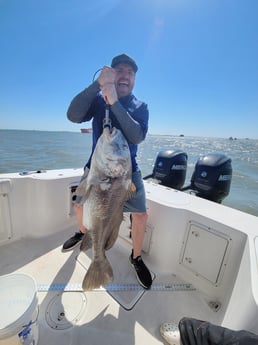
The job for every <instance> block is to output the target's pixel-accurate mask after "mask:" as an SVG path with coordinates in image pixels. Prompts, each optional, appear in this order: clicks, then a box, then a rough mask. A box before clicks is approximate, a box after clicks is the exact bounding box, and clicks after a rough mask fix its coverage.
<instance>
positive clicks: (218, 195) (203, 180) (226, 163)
mask: <svg viewBox="0 0 258 345" xmlns="http://www.w3.org/2000/svg"><path fill="white" fill-rule="evenodd" d="M231 179H232V166H231V159H230V158H228V157H227V156H225V155H223V154H219V153H211V154H208V155H206V156H203V157H200V158H199V160H198V161H197V163H196V165H195V170H194V172H193V175H192V178H191V189H193V190H194V191H196V192H197V196H200V197H202V198H205V199H208V200H211V201H216V202H218V203H221V201H222V200H223V199H224V198H225V197H226V196H227V195H228V194H229V190H230V184H231Z"/></svg>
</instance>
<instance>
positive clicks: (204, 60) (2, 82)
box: [0, 0, 258, 139]
mask: <svg viewBox="0 0 258 345" xmlns="http://www.w3.org/2000/svg"><path fill="white" fill-rule="evenodd" d="M257 18H258V1H257V0H126V1H125V0H97V1H90V0H0V128H1V129H28V130H50V131H75V132H76V131H77V132H78V131H79V130H80V128H81V127H82V126H83V127H90V123H85V124H83V125H82V124H74V123H72V122H70V121H69V120H68V119H67V117H66V111H67V108H68V106H69V104H70V102H71V100H72V98H73V97H74V96H75V95H76V94H77V93H79V92H80V91H82V90H83V89H84V88H86V87H87V86H88V85H89V84H90V83H91V82H92V78H93V76H94V73H95V72H96V71H97V70H98V69H99V68H101V67H103V66H104V65H110V64H111V60H112V58H113V57H114V56H116V55H118V54H121V53H127V54H129V55H130V56H132V57H133V58H134V59H135V61H136V62H137V64H138V66H139V70H138V72H137V75H136V82H135V87H134V91H133V92H134V94H135V96H136V97H137V98H139V99H140V100H142V101H144V102H146V103H147V104H148V108H149V113H150V119H149V133H150V134H164V135H180V134H184V135H186V136H210V137H231V136H232V137H234V138H254V139H258V19H257Z"/></svg>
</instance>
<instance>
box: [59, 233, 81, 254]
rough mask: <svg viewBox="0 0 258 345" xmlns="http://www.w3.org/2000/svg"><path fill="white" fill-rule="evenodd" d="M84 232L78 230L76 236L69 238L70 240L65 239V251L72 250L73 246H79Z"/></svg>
mask: <svg viewBox="0 0 258 345" xmlns="http://www.w3.org/2000/svg"><path fill="white" fill-rule="evenodd" d="M83 235H84V234H83V233H82V232H81V231H80V232H76V233H75V235H74V236H72V237H71V238H69V240H67V241H65V243H64V244H63V248H62V250H63V252H66V251H68V250H72V249H73V248H75V247H76V246H78V245H79V244H80V243H81V241H82V238H83Z"/></svg>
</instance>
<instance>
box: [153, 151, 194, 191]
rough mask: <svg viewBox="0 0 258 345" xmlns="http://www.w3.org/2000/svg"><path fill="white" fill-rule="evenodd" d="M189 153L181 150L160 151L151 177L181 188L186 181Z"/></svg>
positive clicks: (168, 185) (172, 186)
mask: <svg viewBox="0 0 258 345" xmlns="http://www.w3.org/2000/svg"><path fill="white" fill-rule="evenodd" d="M187 158H188V157H187V154H186V153H185V152H182V151H180V150H176V151H172V150H167V151H160V152H159V154H158V156H157V158H156V162H155V166H154V168H153V173H152V175H151V177H153V178H155V179H157V180H159V181H160V183H161V184H162V185H164V186H167V187H171V188H174V189H180V188H181V187H182V186H183V185H184V183H185V176H186V169H187Z"/></svg>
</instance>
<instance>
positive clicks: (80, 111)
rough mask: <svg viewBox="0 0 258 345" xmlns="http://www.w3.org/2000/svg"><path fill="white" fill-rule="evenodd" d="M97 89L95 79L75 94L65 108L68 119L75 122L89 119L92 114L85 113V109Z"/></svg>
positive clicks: (98, 88) (98, 87)
mask: <svg viewBox="0 0 258 345" xmlns="http://www.w3.org/2000/svg"><path fill="white" fill-rule="evenodd" d="M99 90H100V86H99V83H98V81H97V80H96V81H94V82H93V83H92V84H91V85H90V86H89V87H87V88H86V89H85V90H83V91H82V92H80V93H79V94H78V95H77V96H75V97H74V99H73V100H72V102H71V104H70V106H69V108H68V110H67V117H68V119H69V120H70V121H72V122H76V123H81V122H84V121H89V120H90V119H91V117H92V116H91V115H87V111H88V110H89V108H90V106H91V104H92V101H93V100H94V98H95V97H96V95H97V93H98V92H99Z"/></svg>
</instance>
